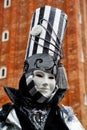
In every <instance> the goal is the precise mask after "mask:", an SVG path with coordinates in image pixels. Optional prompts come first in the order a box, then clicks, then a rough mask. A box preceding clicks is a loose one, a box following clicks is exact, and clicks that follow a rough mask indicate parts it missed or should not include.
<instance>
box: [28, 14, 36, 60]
mask: <svg viewBox="0 0 87 130" xmlns="http://www.w3.org/2000/svg"><path fill="white" fill-rule="evenodd" d="M35 15H36V13H34V15H33V20H32V25H31V29H32V27H33V26H34V22H35ZM30 46H31V37H30V40H29V43H28V49H27V55H26V58H27V57H28V55H29V50H30Z"/></svg>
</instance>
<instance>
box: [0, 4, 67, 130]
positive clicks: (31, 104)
mask: <svg viewBox="0 0 87 130" xmlns="http://www.w3.org/2000/svg"><path fill="white" fill-rule="evenodd" d="M66 24H67V15H66V14H65V13H64V12H63V11H61V10H59V9H56V8H53V7H50V6H45V7H41V8H38V9H37V10H36V11H35V12H34V15H33V18H32V23H31V29H30V36H29V41H28V42H29V44H28V47H27V53H26V57H25V62H24V72H23V75H22V77H21V79H20V82H19V89H18V90H16V89H13V88H9V87H5V91H6V93H7V94H8V96H9V97H10V99H11V100H12V102H13V104H6V105H4V106H3V108H2V110H1V111H0V122H1V123H0V128H1V130H21V129H22V130H69V128H68V127H67V125H66V124H65V121H64V119H63V115H62V110H61V109H60V108H59V107H58V103H59V102H60V100H61V99H62V98H63V97H64V95H65V93H66V90H67V89H68V83H67V78H66V73H65V70H64V67H63V65H62V64H61V59H62V58H63V51H62V41H63V37H64V33H65V29H66ZM35 70H42V71H44V72H46V73H51V74H53V75H54V76H55V79H56V86H55V89H54V91H53V93H52V95H51V96H50V97H49V98H47V97H45V96H43V95H42V94H41V93H40V92H38V91H37V90H36V89H35V83H34V81H33V80H32V78H31V77H33V72H34V71H35Z"/></svg>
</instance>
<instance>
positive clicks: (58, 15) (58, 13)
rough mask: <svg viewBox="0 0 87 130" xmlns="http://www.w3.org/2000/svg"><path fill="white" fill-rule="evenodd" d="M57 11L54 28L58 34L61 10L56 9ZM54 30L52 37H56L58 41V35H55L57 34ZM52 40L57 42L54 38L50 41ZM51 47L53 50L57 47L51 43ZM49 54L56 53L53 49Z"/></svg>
mask: <svg viewBox="0 0 87 130" xmlns="http://www.w3.org/2000/svg"><path fill="white" fill-rule="evenodd" d="M55 11H56V12H55V18H54V24H53V30H54V31H55V33H56V35H57V33H58V26H59V21H60V14H61V10H59V9H56V10H55ZM54 31H52V34H51V35H52V37H53V38H54V40H55V41H56V36H55V34H54ZM50 42H51V43H53V45H55V44H56V43H55V42H54V41H53V40H52V38H51V41H50ZM49 48H50V49H52V50H53V51H54V50H55V47H54V46H52V45H51V44H50V46H49ZM49 54H50V55H52V56H53V55H54V52H52V51H50V50H49Z"/></svg>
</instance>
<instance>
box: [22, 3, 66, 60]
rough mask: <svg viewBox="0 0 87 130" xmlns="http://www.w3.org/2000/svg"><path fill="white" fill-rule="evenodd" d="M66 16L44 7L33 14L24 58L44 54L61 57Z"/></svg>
mask: <svg viewBox="0 0 87 130" xmlns="http://www.w3.org/2000/svg"><path fill="white" fill-rule="evenodd" d="M66 24H67V15H66V14H65V13H64V12H63V11H62V10H60V9H57V8H53V7H51V6H44V7H41V8H38V9H36V11H35V12H34V14H33V18H32V22H31V28H30V35H29V40H28V46H27V51H26V57H25V59H27V58H28V57H30V56H32V55H34V54H39V53H40V54H42V53H46V54H49V55H51V56H56V57H57V59H60V58H61V57H62V49H61V46H62V42H63V38H64V33H65V30H66Z"/></svg>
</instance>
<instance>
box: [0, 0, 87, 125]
mask: <svg viewBox="0 0 87 130" xmlns="http://www.w3.org/2000/svg"><path fill="white" fill-rule="evenodd" d="M80 2H81V1H79V0H77V1H76V0H70V1H68V0H66V1H65V0H55V1H53V0H12V2H11V7H9V8H7V9H5V8H4V7H3V0H1V1H0V16H1V17H0V67H2V66H6V67H7V77H6V78H5V79H0V107H1V106H2V105H3V104H5V103H6V102H8V101H9V99H8V97H7V96H6V95H5V92H4V91H3V88H2V86H9V87H14V88H18V83H19V80H20V77H21V75H22V72H23V62H24V57H25V53H26V52H25V51H26V47H27V41H28V34H29V28H30V20H31V17H32V13H33V11H34V10H35V9H36V8H38V7H40V6H44V5H46V4H47V5H51V6H54V7H58V8H60V9H62V10H64V11H65V12H66V13H67V14H68V17H69V21H68V27H67V31H66V35H65V38H64V45H63V48H64V52H65V54H64V60H63V63H64V65H65V68H66V71H67V75H68V81H69V85H70V89H69V90H68V92H67V93H66V96H65V97H64V99H63V101H62V103H64V104H65V105H70V106H72V107H73V109H74V112H75V113H76V114H77V117H78V118H79V119H80V120H81V121H82V122H83V124H84V126H86V123H84V112H83V111H84V101H83V94H84V93H85V85H86V84H87V83H86V81H87V80H86V79H85V82H84V78H85V76H84V73H83V72H84V64H83V62H82V61H81V52H82V49H83V44H82V43H83V40H84V39H86V38H84V37H83V40H82V33H83V25H82V24H81V23H80V22H81V21H80V14H79V13H82V11H81V10H80V6H81V5H82V7H83V5H84V4H83V2H82V3H80ZM72 3H73V4H72ZM84 6H85V5H84ZM85 8H86V7H85ZM83 14H85V12H83ZM85 15H86V14H85ZM85 17H86V16H84V18H85ZM84 23H85V26H86V20H85V21H84ZM84 28H85V27H84ZM4 30H9V32H10V39H9V41H7V42H2V41H1V37H2V32H3V31H4ZM83 36H84V34H83ZM86 43H87V39H86ZM86 43H85V46H86ZM83 51H84V52H86V48H85V47H84V50H83ZM86 55H87V54H86ZM86 55H85V56H86ZM85 59H87V58H85ZM85 70H86V64H85ZM85 73H86V72H85ZM85 75H87V74H85Z"/></svg>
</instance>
